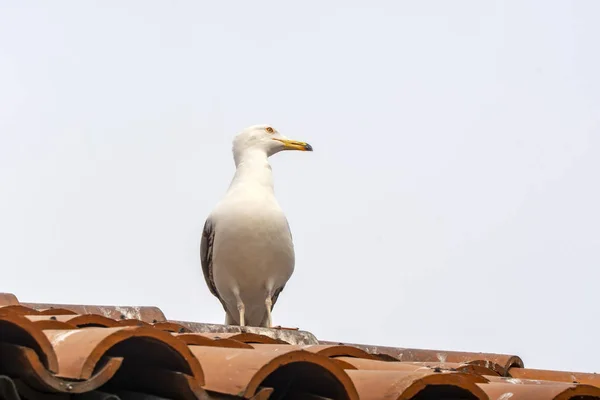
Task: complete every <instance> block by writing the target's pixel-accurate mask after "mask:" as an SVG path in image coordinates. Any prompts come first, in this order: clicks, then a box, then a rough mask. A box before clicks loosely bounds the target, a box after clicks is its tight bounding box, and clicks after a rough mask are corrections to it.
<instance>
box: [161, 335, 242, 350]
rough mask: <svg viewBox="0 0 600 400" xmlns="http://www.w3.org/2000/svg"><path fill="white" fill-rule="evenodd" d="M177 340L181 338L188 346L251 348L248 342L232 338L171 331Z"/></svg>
mask: <svg viewBox="0 0 600 400" xmlns="http://www.w3.org/2000/svg"><path fill="white" fill-rule="evenodd" d="M171 334H172V335H173V336H175V337H176V338H177V339H179V340H183V342H184V343H185V344H187V345H188V346H214V347H227V348H231V349H252V346H250V345H249V344H246V343H243V342H238V341H237V340H232V339H212V338H210V337H208V336H205V335H201V334H199V333H171Z"/></svg>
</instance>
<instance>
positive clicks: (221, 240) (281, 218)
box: [213, 193, 294, 312]
mask: <svg viewBox="0 0 600 400" xmlns="http://www.w3.org/2000/svg"><path fill="white" fill-rule="evenodd" d="M214 216H215V217H216V218H215V219H216V220H218V223H217V224H216V226H215V229H216V232H215V242H214V245H213V246H214V247H213V274H214V275H213V276H214V280H215V285H216V287H217V291H218V292H219V294H220V295H221V297H222V298H223V300H225V302H226V303H228V304H231V305H232V306H235V302H236V300H235V294H234V291H235V290H236V289H237V290H239V293H240V296H241V298H242V301H243V302H244V303H245V304H246V305H247V306H248V305H252V304H257V305H260V306H261V307H263V305H264V300H265V298H266V297H267V293H268V289H271V290H274V289H277V288H279V287H281V286H283V285H284V284H285V283H286V282H287V280H288V279H289V278H290V276H291V275H292V272H293V270H294V246H293V243H292V238H291V235H290V233H289V228H288V224H287V220H286V217H285V215H284V214H283V211H282V210H281V208H280V207H279V205H278V204H277V202H276V200H275V198H274V197H273V196H271V195H266V194H264V193H254V195H252V194H250V195H246V196H228V197H226V198H225V199H223V201H222V202H221V203H220V204H219V205H218V206H217V208H216V209H215V210H214ZM247 311H248V312H251V310H247Z"/></svg>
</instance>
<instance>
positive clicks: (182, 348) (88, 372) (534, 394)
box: [0, 294, 600, 400]
mask: <svg viewBox="0 0 600 400" xmlns="http://www.w3.org/2000/svg"><path fill="white" fill-rule="evenodd" d="M71 394H85V395H86V396H87V397H86V398H89V399H102V400H120V399H135V398H144V399H150V398H155V399H156V398H161V399H165V398H168V399H185V400H187V399H232V398H252V399H269V398H285V399H308V400H310V399H321V400H322V399H421V400H424V399H494V400H508V399H511V400H519V399H540V400H545V399H578V400H582V399H585V400H591V399H600V378H599V376H598V375H596V374H590V373H579V372H564V371H544V370H535V369H527V368H525V367H524V364H523V361H522V360H521V359H520V358H519V357H518V356H516V355H509V354H489V353H469V352H455V351H438V350H419V349H406V348H395V347H383V346H372V345H356V344H342V343H336V342H329V341H318V340H317V339H316V338H315V337H314V335H312V334H311V333H310V332H305V331H301V330H297V329H283V328H282V329H264V328H240V327H235V326H224V325H217V324H202V323H197V322H186V321H169V320H167V319H166V318H165V316H164V314H163V313H162V311H160V309H158V308H156V307H117V306H93V305H57V304H37V303H19V302H18V300H17V298H16V297H15V296H13V295H10V294H0V398H3V399H4V398H6V399H9V400H21V399H44V398H48V399H50V398H52V399H59V398H60V399H62V398H70V395H71ZM149 396H155V397H149Z"/></svg>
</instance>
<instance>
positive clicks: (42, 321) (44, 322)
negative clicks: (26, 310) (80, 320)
mask: <svg viewBox="0 0 600 400" xmlns="http://www.w3.org/2000/svg"><path fill="white" fill-rule="evenodd" d="M36 317H37V318H36ZM40 317H42V318H40ZM25 318H27V319H28V320H30V321H31V322H33V323H34V324H35V326H36V327H38V328H39V329H41V330H46V329H75V328H76V327H75V326H73V325H71V324H69V323H66V322H61V321H57V320H52V319H48V318H47V317H45V316H41V315H25Z"/></svg>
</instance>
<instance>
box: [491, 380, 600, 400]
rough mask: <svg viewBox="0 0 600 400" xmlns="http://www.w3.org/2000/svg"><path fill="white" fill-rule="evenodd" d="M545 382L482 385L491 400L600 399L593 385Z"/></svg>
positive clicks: (599, 394)
mask: <svg viewBox="0 0 600 400" xmlns="http://www.w3.org/2000/svg"><path fill="white" fill-rule="evenodd" d="M542 382H543V381H530V383H524V381H522V382H516V383H497V382H490V383H487V384H480V385H479V387H480V388H481V389H483V390H484V391H485V392H486V393H487V394H488V396H489V397H490V398H491V399H502V400H508V399H510V400H528V399H535V400H568V399H590V400H591V399H596V398H600V388H597V387H595V386H591V385H575V384H567V383H558V382H552V383H542Z"/></svg>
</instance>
